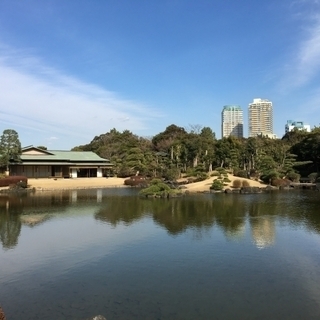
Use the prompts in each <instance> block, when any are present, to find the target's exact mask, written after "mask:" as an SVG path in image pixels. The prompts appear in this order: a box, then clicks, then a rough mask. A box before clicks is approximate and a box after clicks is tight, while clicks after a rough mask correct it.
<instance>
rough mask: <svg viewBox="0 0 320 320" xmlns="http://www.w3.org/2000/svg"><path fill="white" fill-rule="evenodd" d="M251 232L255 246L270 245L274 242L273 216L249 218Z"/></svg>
mask: <svg viewBox="0 0 320 320" xmlns="http://www.w3.org/2000/svg"><path fill="white" fill-rule="evenodd" d="M250 225H251V234H252V238H253V241H254V243H255V245H256V246H257V248H259V249H264V248H266V247H270V246H272V245H273V244H274V242H275V225H274V218H273V217H256V218H251V219H250Z"/></svg>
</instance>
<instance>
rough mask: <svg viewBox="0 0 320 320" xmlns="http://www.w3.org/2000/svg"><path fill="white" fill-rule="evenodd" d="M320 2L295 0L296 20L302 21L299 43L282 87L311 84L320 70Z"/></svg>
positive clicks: (288, 87) (289, 61) (292, 55)
mask: <svg viewBox="0 0 320 320" xmlns="http://www.w3.org/2000/svg"><path fill="white" fill-rule="evenodd" d="M319 9H320V3H319V1H315V0H299V1H295V2H293V11H294V14H295V16H296V21H297V22H300V23H301V29H300V33H299V35H297V37H296V38H297V43H296V45H295V47H294V48H292V53H291V58H289V59H288V61H287V62H286V65H285V70H284V74H285V76H284V78H283V79H282V87H284V88H286V89H289V90H293V89H296V88H299V87H303V86H305V85H307V84H309V82H310V81H312V80H313V79H314V78H315V77H316V76H318V75H319V72H320V14H315V12H319Z"/></svg>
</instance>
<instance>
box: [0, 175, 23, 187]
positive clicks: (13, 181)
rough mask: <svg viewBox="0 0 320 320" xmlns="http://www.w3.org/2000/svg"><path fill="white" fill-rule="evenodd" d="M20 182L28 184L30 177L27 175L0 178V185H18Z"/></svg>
mask: <svg viewBox="0 0 320 320" xmlns="http://www.w3.org/2000/svg"><path fill="white" fill-rule="evenodd" d="M18 183H21V185H22V183H23V184H24V185H26V186H27V185H28V178H27V177H25V176H10V177H5V178H2V179H0V187H8V186H16V185H17V184H18Z"/></svg>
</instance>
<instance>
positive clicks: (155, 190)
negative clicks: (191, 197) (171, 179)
mask: <svg viewBox="0 0 320 320" xmlns="http://www.w3.org/2000/svg"><path fill="white" fill-rule="evenodd" d="M177 192H178V191H177V190H175V189H171V188H170V187H169V186H168V185H167V184H166V183H164V182H162V181H161V180H160V179H153V180H152V181H151V184H150V186H149V187H147V188H145V189H142V190H141V191H140V192H139V195H141V196H160V197H167V196H169V195H170V194H174V193H177Z"/></svg>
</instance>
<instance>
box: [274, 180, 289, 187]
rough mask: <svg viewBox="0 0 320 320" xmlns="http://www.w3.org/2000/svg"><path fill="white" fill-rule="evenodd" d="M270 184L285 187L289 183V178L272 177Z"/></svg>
mask: <svg viewBox="0 0 320 320" xmlns="http://www.w3.org/2000/svg"><path fill="white" fill-rule="evenodd" d="M271 185H272V186H274V187H287V186H289V185H290V180H287V179H272V180H271Z"/></svg>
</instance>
